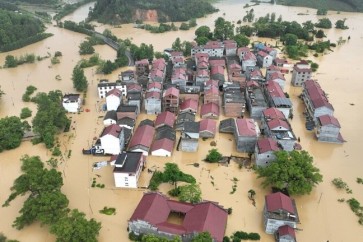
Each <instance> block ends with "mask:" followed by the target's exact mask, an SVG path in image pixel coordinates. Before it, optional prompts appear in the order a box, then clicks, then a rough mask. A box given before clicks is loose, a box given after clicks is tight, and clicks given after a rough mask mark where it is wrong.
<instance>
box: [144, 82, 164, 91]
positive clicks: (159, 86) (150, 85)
mask: <svg viewBox="0 0 363 242" xmlns="http://www.w3.org/2000/svg"><path fill="white" fill-rule="evenodd" d="M151 88H157V89H160V90H161V88H162V84H161V83H160V82H151V83H149V84H148V85H147V89H151Z"/></svg>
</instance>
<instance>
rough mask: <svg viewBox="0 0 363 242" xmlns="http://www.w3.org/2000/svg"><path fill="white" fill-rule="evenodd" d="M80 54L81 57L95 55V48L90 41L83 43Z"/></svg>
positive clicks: (80, 46)
mask: <svg viewBox="0 0 363 242" xmlns="http://www.w3.org/2000/svg"><path fill="white" fill-rule="evenodd" d="M78 52H79V54H80V55H89V54H93V53H95V48H93V46H92V44H91V42H89V41H83V42H82V43H81V44H80V45H79V51H78Z"/></svg>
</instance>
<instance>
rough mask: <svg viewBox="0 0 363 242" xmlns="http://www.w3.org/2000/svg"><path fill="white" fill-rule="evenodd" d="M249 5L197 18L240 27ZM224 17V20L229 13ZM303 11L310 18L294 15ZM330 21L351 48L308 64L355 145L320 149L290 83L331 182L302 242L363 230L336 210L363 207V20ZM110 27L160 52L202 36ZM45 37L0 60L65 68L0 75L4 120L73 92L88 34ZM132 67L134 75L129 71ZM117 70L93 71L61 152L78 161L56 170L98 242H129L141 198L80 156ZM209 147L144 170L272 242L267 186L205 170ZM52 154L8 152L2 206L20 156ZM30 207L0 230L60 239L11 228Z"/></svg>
mask: <svg viewBox="0 0 363 242" xmlns="http://www.w3.org/2000/svg"><path fill="white" fill-rule="evenodd" d="M246 2H247V1H236V0H228V1H223V2H220V3H217V4H216V5H217V7H218V8H219V9H220V12H218V13H215V14H213V15H210V16H208V17H206V18H203V19H198V21H197V22H198V25H199V26H200V25H208V26H213V24H214V20H215V19H216V18H217V17H219V16H223V17H224V18H225V19H227V20H230V21H234V22H235V23H236V22H237V20H238V19H242V18H243V15H244V13H245V11H246V9H244V8H243V5H244V4H245V3H246ZM253 8H254V10H255V15H256V17H260V16H264V15H266V13H268V12H275V13H276V15H280V14H281V15H282V16H283V18H284V19H286V20H296V21H298V22H304V21H306V20H312V21H313V22H315V21H316V20H317V19H318V18H317V16H316V15H315V13H316V10H312V9H307V8H296V7H286V6H279V5H274V6H271V5H269V4H261V5H259V6H254V7H253ZM82 9H83V10H82ZM82 9H80V10H79V11H80V12H75V13H74V14H73V15H72V16H68V17H67V19H73V20H76V18H78V17H79V15H84V13H85V12H82V11H84V10H85V9H88V7H85V6H84V7H83V8H82ZM78 13H79V14H78ZM224 13H225V15H223V14H224ZM298 13H306V14H308V15H297V14H298ZM328 17H329V18H330V19H331V21H332V22H333V23H335V21H336V20H338V19H343V18H347V20H346V24H347V25H348V26H349V27H350V29H348V30H344V31H342V30H336V29H334V28H333V29H330V30H327V31H326V34H327V35H328V38H329V39H330V40H331V41H332V42H335V41H336V40H337V39H338V38H339V37H343V38H345V39H346V38H347V37H348V36H350V37H351V40H350V41H349V42H347V43H346V44H344V45H342V46H339V47H337V48H334V49H333V50H334V51H333V52H331V53H329V54H327V55H324V56H321V57H318V58H314V57H311V58H309V59H311V60H313V61H314V62H318V63H319V66H320V67H319V69H318V71H317V73H314V79H318V80H319V82H320V84H321V86H322V88H323V90H324V91H325V92H327V93H328V95H329V99H330V102H331V103H332V104H333V106H334V109H335V113H334V115H335V116H336V117H337V118H338V119H339V121H340V123H341V125H342V130H341V131H342V135H343V136H344V138H345V139H346V140H347V141H348V142H346V143H344V144H343V145H335V144H324V143H318V142H316V141H315V139H314V134H313V132H311V131H307V130H306V129H305V127H304V117H303V115H302V111H303V109H304V106H303V104H302V102H301V100H300V99H298V97H297V96H298V95H299V94H300V92H301V89H300V88H293V87H290V86H289V83H286V84H287V85H286V86H285V88H286V91H288V92H289V93H290V96H291V98H292V101H293V104H294V119H293V120H292V127H293V129H294V132H295V134H296V135H297V136H298V137H300V138H301V145H302V147H303V148H304V149H306V150H308V151H309V152H310V153H311V154H312V155H313V157H314V160H315V164H316V166H318V167H319V168H320V169H321V172H322V173H323V175H324V182H323V183H322V184H320V185H319V186H318V187H317V188H316V189H315V190H314V191H313V193H312V194H311V195H308V196H303V197H296V202H297V206H298V210H299V215H300V218H301V224H300V225H299V226H298V227H299V228H300V229H301V230H299V231H297V238H298V241H327V240H330V241H357V238H360V237H362V236H363V232H362V228H361V227H360V225H359V224H358V222H357V218H356V217H355V215H354V214H353V213H352V212H351V211H350V210H349V208H348V206H347V205H346V204H345V203H338V202H337V199H339V198H345V199H349V198H350V197H353V196H354V197H355V198H356V199H357V200H359V201H360V202H361V203H363V193H362V192H359V191H361V189H362V187H361V186H360V185H358V184H357V183H356V182H355V179H356V178H357V177H363V165H362V162H361V159H360V158H361V157H360V152H359V150H360V149H361V147H362V145H363V141H362V139H361V133H362V128H361V123H362V122H363V114H362V112H360V110H361V109H362V108H361V106H362V101H363V100H362V98H363V97H362V95H361V93H362V90H363V82H362V81H361V78H360V76H359V75H360V73H362V72H363V70H362V65H360V64H359V63H360V54H361V53H363V27H362V25H361V23H362V22H363V14H358V13H340V14H337V13H335V12H329V15H328ZM82 18H83V17H80V18H79V19H82ZM104 28H110V29H111V30H112V31H113V33H114V34H116V35H117V36H118V37H119V38H123V39H124V38H130V39H132V40H133V42H135V43H136V44H140V43H142V42H145V43H147V44H153V45H154V47H155V50H158V51H161V50H163V49H164V48H166V47H170V46H171V43H172V42H173V41H174V40H175V38H177V37H180V38H181V40H189V41H190V40H192V39H193V38H194V31H195V29H191V30H189V31H182V32H181V31H175V32H168V33H164V34H151V33H148V32H146V31H144V30H140V29H135V28H133V27H132V25H131V24H129V25H123V26H122V28H111V27H109V26H105V25H102V26H99V27H98V29H100V30H102V29H104ZM48 31H49V32H52V33H54V36H53V37H51V38H48V39H46V40H44V41H42V42H39V43H35V44H33V45H30V46H27V47H25V48H22V49H20V50H15V51H12V52H8V53H2V54H0V63H1V65H3V63H4V59H5V56H6V55H7V54H11V55H15V56H20V55H22V54H25V53H34V54H35V55H40V56H45V55H47V53H48V52H49V53H51V54H54V52H55V51H61V52H62V53H63V56H62V57H61V58H60V60H61V63H60V64H58V65H51V63H50V59H45V60H43V61H41V62H36V63H34V64H25V65H23V66H20V67H18V68H15V69H0V77H1V78H0V85H1V87H2V89H3V90H4V92H5V93H6V95H5V96H3V98H2V100H1V101H0V117H5V116H9V115H19V113H20V110H21V108H23V107H29V108H31V109H32V110H35V109H36V107H35V105H34V104H33V103H24V102H22V100H21V96H22V94H23V93H24V92H25V88H26V86H28V85H34V86H36V87H37V88H38V91H45V92H47V91H49V90H54V89H60V90H62V91H63V92H64V93H67V92H74V89H73V86H72V81H71V74H72V69H73V67H74V65H75V64H76V63H77V62H78V61H79V60H80V59H81V57H80V56H79V54H78V46H79V44H80V43H81V42H82V41H83V40H84V39H85V36H84V35H81V34H77V33H73V32H70V31H67V30H64V29H59V28H55V27H52V26H49V29H48ZM264 41H265V40H264ZM266 41H268V40H266ZM96 51H97V52H99V53H100V55H101V57H102V58H104V59H111V60H113V59H114V58H115V56H116V53H115V52H114V51H113V50H112V49H110V48H109V47H108V46H97V47H96ZM125 69H127V68H123V69H122V70H125ZM119 71H120V70H118V71H115V72H114V73H113V74H110V75H106V76H104V75H97V74H95V73H96V68H95V67H93V68H89V69H87V70H86V75H87V78H88V80H89V82H90V86H89V89H88V93H87V99H86V107H85V108H88V109H90V112H88V113H82V114H79V115H78V114H73V115H70V117H71V118H72V129H71V131H70V133H68V134H64V135H61V136H60V141H59V142H60V144H61V148H62V150H63V151H64V152H66V151H68V150H72V155H71V157H70V158H69V159H66V160H63V161H62V163H61V164H60V166H59V170H60V171H61V172H62V173H63V175H64V186H63V189H62V190H63V192H64V193H65V194H66V195H67V197H68V198H69V200H70V207H71V208H78V209H80V210H81V211H83V212H85V213H86V214H87V216H88V217H89V218H90V217H93V218H95V219H96V220H98V221H101V222H102V230H101V233H100V237H99V241H107V242H108V241H111V242H113V241H126V240H127V239H126V238H127V231H126V227H127V219H128V218H129V217H130V216H131V214H132V211H133V209H134V208H135V206H136V204H137V203H138V201H139V199H140V198H141V196H142V192H143V191H141V190H138V191H134V190H132V191H130V190H114V182H113V177H112V168H111V167H107V168H103V169H100V170H97V171H92V170H91V164H93V162H95V161H101V160H104V159H107V158H106V157H92V156H84V155H82V154H81V150H82V148H86V147H89V146H90V145H91V144H92V142H93V140H94V138H95V137H97V136H98V135H99V134H100V132H101V131H102V116H104V115H105V114H104V113H102V112H101V113H100V112H98V111H97V110H98V109H97V107H99V106H100V104H101V100H98V98H97V93H96V86H97V82H98V80H100V79H103V78H108V79H110V80H115V79H116V78H117V75H118V73H119ZM56 75H60V76H61V78H62V80H61V81H57V80H56V79H55V76H56ZM290 78H291V76H290V74H289V75H287V76H286V80H290ZM33 113H34V112H33ZM143 117H146V115H141V116H140V118H139V120H138V121H140V120H141V119H142V118H143ZM30 120H31V118H30ZM30 120H29V121H30ZM215 140H216V141H217V148H218V149H219V150H220V151H221V152H222V153H223V155H227V156H229V155H231V154H235V153H236V152H235V144H234V141H233V137H232V135H226V134H217V136H216V138H215ZM210 141H211V140H206V141H203V140H200V145H199V150H198V152H197V153H190V154H189V153H182V152H180V151H175V152H174V155H173V156H172V157H170V158H157V157H148V162H147V166H148V168H152V169H162V167H163V166H164V164H165V163H166V162H169V161H172V162H176V163H178V164H179V166H180V168H181V169H182V170H183V171H184V172H186V173H189V174H192V175H193V176H195V177H196V179H197V182H198V183H200V184H201V187H202V192H203V198H204V199H207V200H213V201H218V202H219V203H220V204H221V205H223V206H224V207H226V208H229V207H232V208H233V213H232V215H230V216H229V219H228V226H227V231H226V232H227V234H228V235H230V234H231V233H233V232H234V231H236V230H244V231H247V232H258V233H260V235H261V236H262V239H261V241H273V238H272V236H270V235H266V234H265V233H264V232H263V221H262V210H263V205H264V195H265V194H266V193H268V192H269V191H268V190H267V189H262V188H260V181H259V180H256V176H255V175H254V173H253V172H252V171H250V170H247V169H239V167H238V165H237V164H236V163H234V162H232V163H231V164H230V165H229V167H226V166H218V165H216V164H206V163H204V162H203V161H202V160H203V159H204V158H205V156H206V154H207V152H208V150H209V149H211V148H212V147H211V146H210ZM49 153H50V152H49V151H48V152H47V151H46V150H45V148H44V147H43V146H42V145H37V146H32V145H31V143H30V142H25V143H23V144H22V145H21V147H20V148H18V149H16V150H12V151H6V152H3V153H1V154H0V160H1V162H0V177H1V178H2V185H3V189H1V190H0V197H1V198H2V199H4V198H6V197H7V196H8V195H9V193H10V190H9V188H10V187H11V185H12V183H13V180H14V179H15V178H16V177H17V176H18V175H19V174H20V164H19V158H20V157H21V156H22V155H24V154H30V155H40V156H41V157H42V159H43V160H47V159H49V156H50V154H49ZM239 155H241V154H239ZM242 155H243V154H242ZM194 162H198V163H200V167H199V168H196V167H194V166H192V165H190V164H191V163H194ZM145 172H146V171H145ZM96 174H97V175H99V176H96ZM234 177H236V178H237V179H238V180H239V181H238V182H237V190H236V192H235V193H234V194H230V192H231V191H232V186H233V182H232V179H233V178H234ZM335 177H341V178H342V179H343V180H344V181H346V182H347V183H348V184H349V187H350V188H351V189H352V190H353V194H352V195H351V196H348V195H347V194H345V193H342V192H339V191H337V190H336V189H335V188H333V187H332V185H331V182H330V181H331V180H332V179H333V178H335ZM93 178H97V181H98V182H99V183H103V184H105V186H106V188H105V189H95V188H91V187H90V184H91V181H92V179H93ZM170 188H171V185H169V184H163V185H162V186H161V187H160V191H162V192H166V191H167V190H169V189H170ZM250 189H254V190H255V191H256V193H257V195H256V207H254V206H253V205H252V204H251V202H250V200H249V199H248V197H247V192H248V190H250ZM23 201H24V198H23V197H20V198H18V199H17V200H15V201H13V202H12V203H11V206H10V207H7V208H2V207H1V208H0V214H1V215H2V216H1V217H2V218H6V219H1V221H0V228H1V231H2V232H4V234H6V235H7V236H8V237H9V238H12V239H18V240H20V241H27V242H38V241H47V242H48V241H55V239H54V237H53V236H51V235H49V233H48V230H47V228H42V227H40V226H39V225H38V224H33V225H32V226H29V227H27V228H25V229H24V230H21V231H17V230H15V229H14V228H12V227H11V223H12V221H13V220H14V219H15V217H16V216H18V211H19V210H20V208H21V206H22V203H23ZM104 206H108V207H115V208H116V209H117V213H116V215H114V216H106V215H102V214H100V213H99V212H98V210H100V209H102V208H103V207H104ZM337 218H339V220H340V222H338V223H337V222H336V219H337Z"/></svg>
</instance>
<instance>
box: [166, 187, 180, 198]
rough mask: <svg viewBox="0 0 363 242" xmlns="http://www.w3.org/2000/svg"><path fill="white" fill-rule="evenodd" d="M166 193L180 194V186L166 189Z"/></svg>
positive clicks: (175, 195) (173, 195) (171, 194)
mask: <svg viewBox="0 0 363 242" xmlns="http://www.w3.org/2000/svg"><path fill="white" fill-rule="evenodd" d="M168 194H169V195H170V196H172V197H177V196H179V194H180V187H176V188H174V189H171V190H170V191H168Z"/></svg>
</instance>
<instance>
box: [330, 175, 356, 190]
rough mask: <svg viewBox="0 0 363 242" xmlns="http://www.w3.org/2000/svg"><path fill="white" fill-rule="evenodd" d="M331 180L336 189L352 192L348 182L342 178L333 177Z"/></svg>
mask: <svg viewBox="0 0 363 242" xmlns="http://www.w3.org/2000/svg"><path fill="white" fill-rule="evenodd" d="M331 182H332V183H333V185H334V186H335V187H336V188H337V189H340V190H345V191H346V192H347V193H352V190H351V189H350V188H349V186H348V184H347V183H346V182H344V181H343V180H342V178H340V177H339V178H334V179H333V180H332V181H331Z"/></svg>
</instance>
